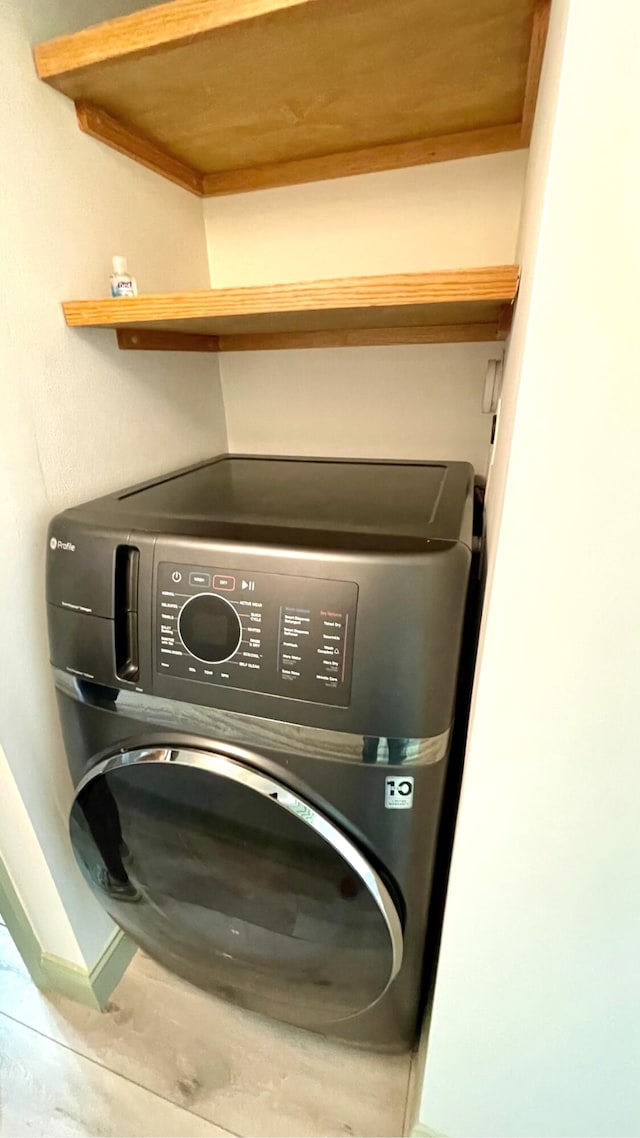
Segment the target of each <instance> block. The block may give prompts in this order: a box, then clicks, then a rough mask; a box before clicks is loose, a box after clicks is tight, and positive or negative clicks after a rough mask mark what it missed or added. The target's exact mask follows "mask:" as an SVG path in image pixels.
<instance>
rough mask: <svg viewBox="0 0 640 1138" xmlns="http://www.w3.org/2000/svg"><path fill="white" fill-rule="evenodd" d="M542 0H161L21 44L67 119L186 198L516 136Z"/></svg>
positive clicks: (359, 169)
mask: <svg viewBox="0 0 640 1138" xmlns="http://www.w3.org/2000/svg"><path fill="white" fill-rule="evenodd" d="M549 4H550V0H455V2H454V0H171V2H170V3H165V4H160V5H157V6H155V7H152V8H145V9H143V10H142V11H139V12H135V13H133V14H132V15H129V16H122V17H120V18H119V19H116V20H110V21H108V22H106V23H103V24H98V25H96V26H94V27H91V28H87V29H85V30H83V31H80V32H77V33H75V34H74V35H70V36H61V37H60V38H58V39H55V40H50V41H49V42H47V43H43V44H40V45H39V46H38V47H36V48H35V61H36V67H37V71H38V75H39V76H40V77H41V78H42V79H44V80H46V82H48V83H51V84H52V86H54V87H57V88H58V90H60V91H62V92H64V94H65V95H68V96H69V97H70V98H71V99H73V100H74V101H75V102H76V106H77V111H78V121H79V124H80V127H81V128H82V129H83V130H84V131H86V132H87V133H89V134H91V135H93V136H94V137H97V138H100V139H102V141H103V142H105V143H106V144H107V145H109V146H112V147H114V148H115V149H116V150H119V151H121V152H123V153H125V154H128V155H129V156H130V157H131V158H134V159H135V160H136V161H138V162H141V163H142V164H143V165H145V166H148V167H150V168H151V169H153V170H155V171H156V172H157V173H159V174H162V175H164V176H165V177H167V178H169V179H170V180H171V181H173V182H177V183H178V184H179V185H181V186H184V187H185V188H186V189H189V190H191V191H192V192H193V193H195V194H198V195H201V196H205V197H207V196H212V195H215V194H228V193H237V192H241V191H245V190H255V189H262V188H265V187H268V186H282V185H290V184H292V183H297V182H309V181H317V180H320V179H323V178H336V177H342V176H345V175H349V174H361V173H366V172H370V171H374V170H389V169H393V168H396V167H400V166H414V165H421V164H423V163H427V162H438V161H443V160H447V159H452V158H463V157H469V156H472V155H479V154H489V153H495V152H497V151H501V150H514V149H517V148H519V147H524V146H527V145H528V144H529V137H530V133H531V126H532V122H533V113H534V109H535V102H536V96H537V90H538V80H539V75H540V67H541V63H542V54H543V51H544V42H545V37H546V30H547V22H548V13H549Z"/></svg>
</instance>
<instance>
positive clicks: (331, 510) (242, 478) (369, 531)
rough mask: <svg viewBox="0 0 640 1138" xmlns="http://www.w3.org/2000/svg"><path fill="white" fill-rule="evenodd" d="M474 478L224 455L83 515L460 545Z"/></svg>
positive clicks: (465, 472) (170, 528)
mask: <svg viewBox="0 0 640 1138" xmlns="http://www.w3.org/2000/svg"><path fill="white" fill-rule="evenodd" d="M472 476H473V471H472V468H471V467H470V466H469V465H468V464H467V463H464V462H415V463H413V462H406V463H404V462H398V463H395V462H376V461H372V462H358V461H348V460H331V459H293V458H292V459H289V458H260V457H249V456H221V457H219V458H216V459H213V460H211V461H209V462H206V463H203V464H201V465H199V466H195V467H191V468H189V469H188V470H183V471H177V472H175V473H172V474H168V475H166V476H164V477H162V478H159V479H156V480H155V481H153V482H148V483H145V484H144V485H142V486H138V487H133V488H131V489H129V490H125V491H121V492H120V493H116V494H112V495H109V496H107V497H106V498H102V499H99V500H98V501H96V502H92V503H89V504H88V506H84V507H79V508H78V509H79V511H81V512H82V513H83V514H85V515H86V514H87V512H88V511H89V510H90V511H91V514H92V515H93V519H94V520H96V521H98V520H100V521H110V522H114V523H116V524H119V525H123V524H128V525H130V527H131V528H132V529H144V530H150V529H153V530H155V531H156V532H158V533H174V534H176V533H177V534H192V535H198V536H201V537H214V538H215V537H217V538H225V539H231V540H240V541H260V542H263V541H269V542H272V543H274V544H296V545H309V544H312V545H318V544H321V545H325V546H331V547H333V548H336V547H340V546H343V545H345V544H349V545H353V544H354V542H355V544H356V545H359V546H361V547H363V548H369V547H376V548H394V549H397V548H406V549H417V550H418V549H423V548H424V547H425V545H426V544H428V543H429V542H431V541H433V540H440V541H442V540H445V541H447V540H449V541H456V540H459V538H460V527H461V521H462V508H463V506H464V502H465V498H466V493H467V490H468V487H469V484H470V480H471V478H472ZM73 512H75V511H73Z"/></svg>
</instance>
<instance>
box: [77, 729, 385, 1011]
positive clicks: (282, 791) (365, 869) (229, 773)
mask: <svg viewBox="0 0 640 1138" xmlns="http://www.w3.org/2000/svg"><path fill="white" fill-rule="evenodd" d="M144 763H171V764H172V765H174V766H183V767H195V768H197V769H198V770H203V771H208V772H209V773H210V774H213V775H217V776H218V777H219V778H224V779H229V780H230V781H232V782H235V783H240V784H241V785H243V786H246V787H247V788H248V789H249V790H253V791H254V792H255V793H257V794H261V795H262V796H263V797H264V798H270V799H271V800H272V801H273V802H275V803H276V804H277V805H278V806H279V807H281V809H283V810H287V811H288V812H289V813H290V814H294V815H295V816H296V818H298V819H299V820H300V821H301V822H303V823H304V824H305V825H306V826H309V827H310V828H311V829H312V830H314V831H315V832H316V833H317V834H318V835H319V836H320V837H321V838H323V840H324V841H325V842H327V844H328V845H330V846H331V847H332V848H333V849H334V850H335V851H336V853H337V854H339V855H340V856H341V857H342V858H343V859H344V861H345V862H346V863H347V864H348V865H349V867H350V868H351V869H352V870H353V872H354V873H355V874H356V875H357V876H358V877H359V878H360V880H361V881H362V883H363V884H364V885H365V887H366V888H367V890H368V891H369V894H370V895H371V897H372V898H373V900H374V901H375V903H376V905H377V907H378V909H379V911H380V914H381V915H382V918H383V920H384V922H385V925H386V927H387V931H388V933H389V938H390V941H391V952H392V964H391V971H390V975H389V980H388V982H387V985H386V987H385V989H384V991H385V992H386V991H387V989H388V987H389V985H390V984H391V983H392V981H393V980H394V979H395V977H396V976H397V975H398V972H399V971H400V967H401V965H402V957H403V937H402V925H401V922H400V917H399V915H398V910H397V909H396V906H395V903H394V901H393V898H392V896H391V894H390V892H389V890H388V889H387V887H386V885H385V883H384V881H383V880H382V878H381V877H380V874H379V873H378V872H377V870H375V869H374V868H373V866H372V865H370V864H369V862H368V861H367V859H366V858H365V857H364V855H363V854H362V853H361V852H360V850H359V849H358V847H357V846H356V845H354V843H353V842H352V841H351V839H350V838H348V837H347V836H346V834H344V833H343V832H342V830H340V829H339V828H338V827H337V826H336V825H335V824H334V823H333V822H331V821H330V819H329V818H327V817H326V816H325V815H324V814H321V813H320V812H319V811H318V810H316V808H315V807H314V806H312V805H311V803H310V802H308V801H307V800H306V799H304V798H301V797H300V796H299V795H297V794H294V793H293V792H292V791H291V790H289V788H288V787H286V786H285V785H284V784H283V783H281V782H278V781H277V780H276V779H274V778H271V777H270V776H269V775H265V774H262V773H261V772H260V771H257V770H255V769H254V768H252V767H249V766H246V765H245V764H244V763H241V762H239V761H238V760H237V759H231V758H229V757H228V756H227V755H223V754H220V752H218V751H200V750H196V749H191V748H188V747H157V748H144V749H140V750H133V751H122V752H119V753H118V754H117V755H112V756H111V757H110V758H107V759H103V760H102V762H100V763H98V764H97V765H96V766H95V767H92V769H91V770H90V771H88V773H87V774H86V775H85V776H84V778H83V779H82V780H81V781H80V783H79V784H78V786H77V788H76V796H77V795H79V794H80V793H81V792H82V790H83V789H84V787H85V786H87V784H88V783H90V782H91V781H92V780H93V779H95V778H99V777H100V776H101V775H105V774H109V773H110V772H111V771H115V770H118V769H122V768H124V767H130V766H136V765H142V764H144ZM383 994H384V993H381V995H383ZM378 998H380V997H378Z"/></svg>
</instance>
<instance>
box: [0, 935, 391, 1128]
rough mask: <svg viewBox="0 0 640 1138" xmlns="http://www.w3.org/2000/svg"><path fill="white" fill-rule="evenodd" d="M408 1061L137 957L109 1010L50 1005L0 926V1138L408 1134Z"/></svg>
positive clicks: (54, 1001)
mask: <svg viewBox="0 0 640 1138" xmlns="http://www.w3.org/2000/svg"><path fill="white" fill-rule="evenodd" d="M409 1071H410V1057H409V1056H408V1055H377V1054H372V1053H368V1052H364V1051H359V1050H356V1049H353V1048H348V1047H344V1046H341V1045H340V1044H337V1043H333V1042H330V1041H328V1040H325V1039H322V1038H320V1037H317V1036H314V1035H312V1034H310V1033H308V1032H303V1031H298V1030H296V1029H294V1028H289V1027H286V1026H284V1025H282V1024H277V1023H274V1022H273V1021H271V1020H266V1019H262V1018H261V1017H258V1016H254V1015H252V1014H251V1013H249V1012H245V1011H243V1010H241V1009H238V1008H234V1007H232V1006H230V1005H228V1004H225V1003H223V1002H222V1001H219V1000H217V999H215V998H213V997H210V996H206V995H205V994H203V993H202V992H199V991H197V990H196V989H194V988H192V987H191V986H190V985H188V984H186V983H183V982H182V981H181V980H178V979H176V978H175V977H173V976H170V975H169V974H168V973H166V972H165V971H164V970H163V969H162V968H160V967H159V966H158V965H156V964H155V963H154V962H153V961H151V960H150V959H149V958H148V957H146V956H145V955H144V954H142V953H138V954H137V956H136V957H135V959H134V961H133V963H132V964H131V966H130V968H129V969H128V971H127V973H126V975H125V976H124V978H123V979H122V981H121V982H120V984H119V986H118V988H117V989H116V991H115V992H114V994H113V996H112V999H111V1001H110V1003H109V1005H108V1008H107V1010H106V1012H104V1013H102V1014H101V1013H99V1012H95V1011H92V1010H91V1009H89V1008H85V1007H81V1006H80V1005H78V1004H74V1003H72V1002H71V1001H69V1000H66V999H64V998H63V997H61V996H52V995H45V994H43V993H42V992H40V991H39V990H38V989H37V988H36V987H35V986H34V985H33V983H32V982H31V979H30V977H29V975H28V973H27V971H26V969H25V967H24V965H23V963H22V960H21V959H20V957H19V955H18V953H17V950H16V948H15V946H14V944H13V942H12V941H11V938H10V936H9V933H8V931H7V929H6V928H5V927H4V926H1V925H0V1138H8V1136H12V1138H18V1136H21V1135H34V1136H39V1135H42V1136H43V1138H44V1136H45V1135H47V1136H48V1135H51V1136H54V1138H58V1136H60V1138H62V1136H64V1138H67V1136H70V1135H86V1136H89V1135H112V1136H116V1135H120V1136H123V1138H124V1136H129V1135H130V1136H136V1135H140V1136H143V1135H144V1136H146V1135H166V1136H168V1135H193V1136H195V1135H203V1136H204V1135H228V1134H232V1135H239V1136H242V1138H275V1136H282V1138H290V1136H299V1138H307V1136H308V1138H320V1136H322V1138H328V1136H333V1135H336V1136H342V1135H352V1136H354V1138H386V1136H396V1135H401V1134H402V1133H403V1125H404V1115H405V1108H406V1100H407V1090H408V1083H409Z"/></svg>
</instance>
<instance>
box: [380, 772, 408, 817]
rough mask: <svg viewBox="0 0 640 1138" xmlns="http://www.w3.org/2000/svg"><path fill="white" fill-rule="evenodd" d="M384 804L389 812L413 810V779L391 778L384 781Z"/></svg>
mask: <svg viewBox="0 0 640 1138" xmlns="http://www.w3.org/2000/svg"><path fill="white" fill-rule="evenodd" d="M384 804H385V807H386V808H387V810H411V807H412V806H413V778H412V777H411V776H409V775H407V776H406V777H404V778H396V777H395V776H394V777H392V778H391V777H389V778H385V780H384Z"/></svg>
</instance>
